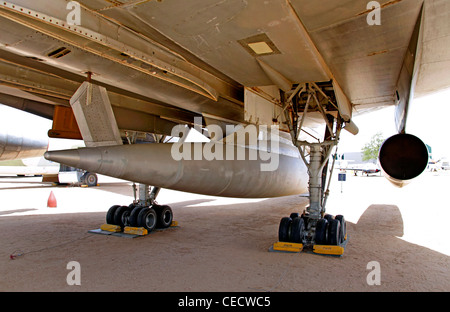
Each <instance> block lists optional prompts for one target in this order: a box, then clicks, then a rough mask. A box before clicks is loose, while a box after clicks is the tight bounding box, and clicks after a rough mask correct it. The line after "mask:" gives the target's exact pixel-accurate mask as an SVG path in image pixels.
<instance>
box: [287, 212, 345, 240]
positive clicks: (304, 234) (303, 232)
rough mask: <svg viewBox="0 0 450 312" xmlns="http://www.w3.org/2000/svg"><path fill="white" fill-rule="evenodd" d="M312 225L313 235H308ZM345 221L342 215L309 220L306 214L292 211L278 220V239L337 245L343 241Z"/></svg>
mask: <svg viewBox="0 0 450 312" xmlns="http://www.w3.org/2000/svg"><path fill="white" fill-rule="evenodd" d="M314 224H315V225H314ZM311 227H314V236H313V237H311V236H308V233H309V231H310V230H311ZM345 237H346V222H345V218H344V216H342V215H338V216H336V217H334V216H332V215H329V214H327V215H325V216H324V217H323V218H320V219H319V220H317V221H315V220H310V219H309V217H308V216H307V215H301V216H300V215H298V214H295V213H292V214H291V215H290V216H289V217H284V218H282V219H281V221H280V226H279V229H278V240H279V241H280V242H289V243H299V244H304V245H332V246H339V245H341V244H342V243H343V242H344V241H345Z"/></svg>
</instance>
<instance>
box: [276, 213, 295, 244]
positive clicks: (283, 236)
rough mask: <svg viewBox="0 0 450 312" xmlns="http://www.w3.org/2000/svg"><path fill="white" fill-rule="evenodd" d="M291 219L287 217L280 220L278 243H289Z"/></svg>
mask: <svg viewBox="0 0 450 312" xmlns="http://www.w3.org/2000/svg"><path fill="white" fill-rule="evenodd" d="M291 224H292V219H291V218H289V217H285V218H282V219H281V221H280V227H279V228H278V240H279V241H280V242H289V241H290V238H291Z"/></svg>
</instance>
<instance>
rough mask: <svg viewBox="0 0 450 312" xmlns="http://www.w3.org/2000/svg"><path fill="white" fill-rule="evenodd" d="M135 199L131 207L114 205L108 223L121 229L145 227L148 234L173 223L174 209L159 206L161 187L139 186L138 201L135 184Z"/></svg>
mask: <svg viewBox="0 0 450 312" xmlns="http://www.w3.org/2000/svg"><path fill="white" fill-rule="evenodd" d="M133 190H134V198H135V200H134V201H133V203H132V204H130V205H129V206H120V205H114V206H112V207H111V208H109V210H108V212H107V213H106V223H107V224H114V225H119V226H120V227H121V228H124V227H126V226H130V227H143V228H145V229H146V230H147V231H148V232H151V231H152V230H154V229H155V228H168V227H169V226H170V225H171V224H172V221H173V213H172V209H171V208H170V207H169V206H166V205H158V204H157V203H156V196H157V195H158V193H159V190H160V188H159V187H156V186H155V187H153V188H152V190H151V192H150V187H149V186H148V185H145V184H139V198H138V199H136V185H135V184H133Z"/></svg>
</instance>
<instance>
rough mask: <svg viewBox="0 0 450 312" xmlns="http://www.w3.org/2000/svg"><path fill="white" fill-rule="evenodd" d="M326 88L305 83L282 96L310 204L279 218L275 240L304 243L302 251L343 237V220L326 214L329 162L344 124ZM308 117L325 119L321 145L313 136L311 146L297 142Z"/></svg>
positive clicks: (336, 243)
mask: <svg viewBox="0 0 450 312" xmlns="http://www.w3.org/2000/svg"><path fill="white" fill-rule="evenodd" d="M329 89H330V88H329V86H326V85H323V86H318V85H317V84H315V83H306V84H303V85H299V86H298V87H297V88H296V89H295V91H294V92H293V93H292V94H286V95H285V96H284V98H285V109H284V113H285V120H286V121H287V124H288V126H289V130H290V133H291V138H292V142H293V144H294V145H295V146H296V147H297V148H298V150H299V152H300V155H301V157H302V159H303V161H304V162H305V164H306V166H307V168H308V175H309V205H308V206H307V208H306V209H305V210H304V211H303V212H302V213H292V214H291V215H290V216H289V217H284V218H282V219H281V222H280V226H279V231H278V234H279V235H278V239H279V241H280V242H291V243H299V244H303V246H304V248H308V247H313V246H314V245H335V246H338V245H341V244H342V243H343V242H344V240H345V238H346V224H345V219H344V217H343V216H342V215H338V216H335V217H334V216H331V215H329V214H325V206H326V201H327V198H328V194H329V186H330V182H331V175H332V171H333V169H334V160H335V157H333V162H332V165H331V169H330V170H329V169H328V162H329V161H328V160H329V158H330V156H331V154H332V151H333V150H334V149H335V150H336V151H337V144H338V141H339V136H340V132H341V129H342V127H343V124H344V121H343V120H342V118H341V116H340V114H339V109H338V106H337V105H336V104H335V98H334V92H329ZM310 114H315V115H316V116H317V115H321V116H322V118H323V119H324V120H325V125H326V128H325V136H324V139H323V140H322V142H320V141H321V140H320V139H318V138H315V137H314V139H315V140H314V141H313V142H312V143H311V142H308V141H306V140H300V139H299V138H300V134H301V133H300V132H301V131H302V130H303V129H302V127H303V125H304V124H305V120H306V116H307V115H310ZM300 116H301V119H300ZM306 133H307V132H306ZM307 134H308V135H309V136H311V134H309V133H307ZM327 178H328V180H327ZM325 186H326V189H325Z"/></svg>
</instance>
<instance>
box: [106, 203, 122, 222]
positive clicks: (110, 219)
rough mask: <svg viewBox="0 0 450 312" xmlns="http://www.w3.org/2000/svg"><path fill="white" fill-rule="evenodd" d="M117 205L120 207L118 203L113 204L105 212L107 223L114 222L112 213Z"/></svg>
mask: <svg viewBox="0 0 450 312" xmlns="http://www.w3.org/2000/svg"><path fill="white" fill-rule="evenodd" d="M119 207H120V205H114V206H112V207H111V208H109V209H108V212H107V213H106V223H107V224H114V213H115V212H116V209H117V208H119Z"/></svg>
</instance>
